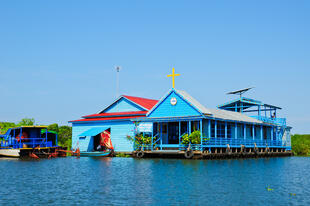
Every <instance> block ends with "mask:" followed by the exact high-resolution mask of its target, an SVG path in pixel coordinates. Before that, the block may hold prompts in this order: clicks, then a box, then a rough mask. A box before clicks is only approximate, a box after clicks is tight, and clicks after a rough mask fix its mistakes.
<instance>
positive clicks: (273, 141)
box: [70, 84, 291, 153]
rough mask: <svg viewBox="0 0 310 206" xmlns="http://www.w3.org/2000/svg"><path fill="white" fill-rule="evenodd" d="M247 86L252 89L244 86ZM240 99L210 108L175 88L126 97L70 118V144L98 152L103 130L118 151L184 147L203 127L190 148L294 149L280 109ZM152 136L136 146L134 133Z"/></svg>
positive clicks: (209, 150) (203, 150)
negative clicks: (159, 94)
mask: <svg viewBox="0 0 310 206" xmlns="http://www.w3.org/2000/svg"><path fill="white" fill-rule="evenodd" d="M246 90H248V89H246ZM246 90H240V91H236V92H235V94H240V97H239V98H237V99H235V100H232V101H230V102H227V103H225V104H222V105H219V106H218V108H216V109H211V108H206V107H205V106H204V105H202V104H201V103H200V102H199V101H197V100H196V99H194V98H193V97H192V96H190V95H189V94H188V93H187V92H185V91H181V90H177V89H175V88H174V84H173V88H172V89H171V90H169V91H168V92H167V93H166V94H165V95H164V96H163V97H162V98H161V99H160V100H153V99H146V98H141V97H133V96H126V95H122V96H120V97H119V98H118V99H116V100H115V101H114V102H112V104H111V105H109V106H108V107H106V108H104V109H102V110H101V111H100V112H98V113H96V114H91V115H87V116H83V117H82V118H81V119H78V120H73V121H70V123H72V127H73V137H72V148H76V147H77V146H78V147H79V148H80V150H81V151H94V150H95V149H96V146H97V144H98V138H99V136H98V135H99V134H100V133H101V132H103V131H105V130H109V131H110V133H111V140H112V144H113V146H114V149H115V151H116V152H133V151H136V150H144V151H164V150H174V151H184V150H185V149H186V148H187V147H188V146H189V145H184V144H183V143H182V140H183V137H184V136H185V135H190V134H191V133H192V132H194V131H199V134H200V142H199V143H197V142H196V143H195V144H194V143H192V144H190V147H191V149H192V150H197V151H201V152H211V153H212V152H215V151H217V150H218V149H226V150H227V148H229V149H230V150H234V149H235V150H236V151H237V150H240V149H242V148H245V149H253V150H254V149H258V150H260V151H264V150H265V149H266V148H268V149H277V150H280V151H282V152H284V151H289V150H291V144H290V138H291V137H290V129H291V127H289V126H287V125H286V119H285V118H279V117H278V116H277V113H278V111H279V110H280V109H281V108H280V107H277V106H273V105H270V104H266V103H263V102H261V101H258V100H254V99H250V98H245V97H242V94H243V92H245V91H246ZM138 135H141V136H148V137H150V138H151V141H150V142H148V143H147V144H143V145H141V144H140V145H138V146H137V144H135V143H134V142H133V141H131V140H130V137H136V136H138Z"/></svg>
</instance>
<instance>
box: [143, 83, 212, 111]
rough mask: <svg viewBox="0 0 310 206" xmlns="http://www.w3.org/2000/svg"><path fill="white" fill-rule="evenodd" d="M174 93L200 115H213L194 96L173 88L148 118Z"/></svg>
mask: <svg viewBox="0 0 310 206" xmlns="http://www.w3.org/2000/svg"><path fill="white" fill-rule="evenodd" d="M172 92H175V93H176V94H177V95H179V96H180V97H181V98H183V99H184V100H185V101H186V102H187V103H188V104H190V105H191V106H192V107H193V108H194V109H196V110H197V111H198V112H199V113H201V114H206V115H210V114H211V112H210V111H209V110H208V109H207V108H206V107H204V106H203V105H202V104H200V103H199V102H198V101H197V100H196V99H194V98H193V97H192V96H190V95H189V94H188V93H187V92H185V91H182V90H177V89H174V88H172V89H171V90H169V92H168V93H167V94H166V95H165V96H164V97H163V98H161V99H160V100H159V101H158V102H157V104H156V105H155V106H154V107H153V108H152V109H151V110H150V111H149V112H148V113H147V115H146V116H149V115H150V114H151V113H152V112H153V111H154V110H155V109H156V108H157V107H158V106H159V105H160V104H161V102H163V101H164V100H165V99H166V98H167V97H168V96H169V95H170V94H171V93H172Z"/></svg>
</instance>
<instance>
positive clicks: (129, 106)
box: [104, 98, 144, 113]
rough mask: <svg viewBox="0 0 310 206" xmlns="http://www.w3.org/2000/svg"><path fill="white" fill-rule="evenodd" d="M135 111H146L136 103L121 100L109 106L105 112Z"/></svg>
mask: <svg viewBox="0 0 310 206" xmlns="http://www.w3.org/2000/svg"><path fill="white" fill-rule="evenodd" d="M135 111H144V110H143V109H142V108H140V107H138V106H137V105H135V104H134V103H132V102H130V101H128V100H127V99H125V98H121V99H119V100H118V101H117V102H115V103H114V104H112V105H111V106H109V107H108V108H107V109H106V110H105V111H104V112H105V113H111V112H135Z"/></svg>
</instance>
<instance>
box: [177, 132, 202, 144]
mask: <svg viewBox="0 0 310 206" xmlns="http://www.w3.org/2000/svg"><path fill="white" fill-rule="evenodd" d="M189 143H191V144H200V143H201V134H200V131H197V130H196V131H194V132H192V133H191V134H190V135H188V134H185V135H183V136H182V144H184V145H188V144H189Z"/></svg>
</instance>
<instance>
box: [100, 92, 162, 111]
mask: <svg viewBox="0 0 310 206" xmlns="http://www.w3.org/2000/svg"><path fill="white" fill-rule="evenodd" d="M122 98H125V99H126V100H128V101H130V102H131V103H133V104H135V105H136V106H138V107H139V108H141V109H143V110H146V111H148V110H150V109H152V107H153V106H155V105H156V103H157V102H158V100H155V99H147V98H142V97H135V96H128V95H121V96H120V97H118V98H117V99H116V100H115V101H114V102H113V103H112V104H110V105H109V106H107V107H106V108H104V109H103V110H100V111H99V112H98V114H100V113H104V112H105V111H106V110H107V109H108V108H110V107H111V106H112V105H114V104H115V103H116V102H118V101H119V100H121V99H122Z"/></svg>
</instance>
